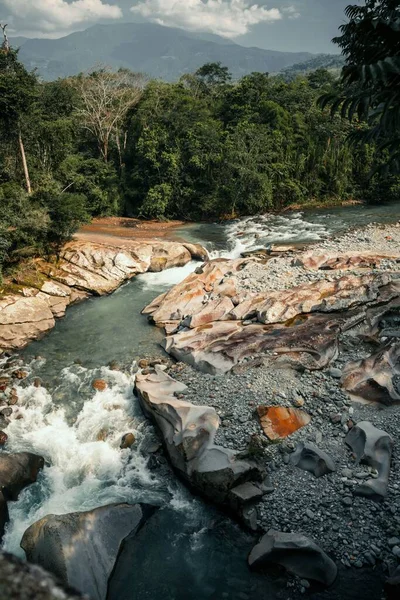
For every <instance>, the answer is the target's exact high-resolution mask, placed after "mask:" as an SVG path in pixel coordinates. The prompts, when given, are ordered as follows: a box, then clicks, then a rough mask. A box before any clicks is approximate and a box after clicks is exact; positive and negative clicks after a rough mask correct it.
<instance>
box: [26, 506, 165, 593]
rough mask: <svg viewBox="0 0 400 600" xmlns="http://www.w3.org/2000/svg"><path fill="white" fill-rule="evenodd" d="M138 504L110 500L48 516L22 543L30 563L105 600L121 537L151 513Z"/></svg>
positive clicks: (34, 527)
mask: <svg viewBox="0 0 400 600" xmlns="http://www.w3.org/2000/svg"><path fill="white" fill-rule="evenodd" d="M154 510H155V509H154V507H152V506H148V505H142V504H135V505H129V504H112V505H109V506H102V507H100V508H95V509H94V510H91V511H88V512H82V513H71V514H67V515H48V516H47V517H44V519H41V520H40V521H38V522H36V523H34V524H33V525H31V527H29V529H27V530H26V532H25V533H24V536H23V538H22V542H21V546H22V548H23V549H24V550H25V552H26V556H27V558H28V560H29V561H30V562H33V563H35V564H39V565H40V566H42V567H44V568H45V569H47V570H48V571H50V572H51V573H53V574H54V575H55V576H56V577H57V578H58V579H59V580H60V581H61V582H62V583H63V584H64V585H66V586H70V587H72V588H74V589H77V590H79V591H80V592H82V593H85V594H87V595H88V596H89V597H90V598H91V600H105V599H106V595H107V586H108V579H109V577H110V575H111V573H112V571H113V568H114V565H115V562H116V560H117V557H118V554H119V552H120V548H121V544H122V543H123V541H124V539H125V538H126V537H127V536H128V535H130V536H132V535H133V534H135V533H136V532H137V531H139V529H140V528H141V527H142V525H143V524H144V523H145V521H146V520H147V519H148V518H149V517H150V516H151V515H152V514H153V512H154Z"/></svg>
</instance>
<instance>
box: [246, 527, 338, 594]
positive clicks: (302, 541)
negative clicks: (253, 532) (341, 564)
mask: <svg viewBox="0 0 400 600" xmlns="http://www.w3.org/2000/svg"><path fill="white" fill-rule="evenodd" d="M248 563H249V566H250V567H251V568H262V567H266V566H267V565H268V564H278V565H281V566H282V567H284V568H285V569H286V571H287V572H288V573H291V574H293V575H297V576H298V577H301V578H303V579H311V580H313V581H317V582H319V583H322V584H324V585H326V586H330V585H332V583H333V582H334V581H335V579H336V576H337V567H336V565H335V563H334V562H333V560H332V559H331V558H329V556H328V555H327V554H325V552H324V551H323V550H322V549H321V548H320V547H319V546H318V545H317V544H316V543H315V542H313V541H312V540H310V539H309V538H307V537H305V536H304V535H301V534H299V533H283V532H281V531H274V530H272V529H271V530H270V531H268V533H267V534H266V535H264V536H263V537H262V538H261V540H260V542H259V543H258V544H257V545H256V546H254V548H253V549H252V551H251V552H250V554H249V558H248Z"/></svg>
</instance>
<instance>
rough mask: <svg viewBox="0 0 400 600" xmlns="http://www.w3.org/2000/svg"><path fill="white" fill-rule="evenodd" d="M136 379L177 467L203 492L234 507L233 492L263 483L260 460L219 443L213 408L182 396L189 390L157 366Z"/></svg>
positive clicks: (145, 407) (147, 410) (145, 406)
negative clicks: (249, 458) (245, 485)
mask: <svg viewBox="0 0 400 600" xmlns="http://www.w3.org/2000/svg"><path fill="white" fill-rule="evenodd" d="M155 369H156V372H155V373H151V374H149V375H144V374H143V373H142V374H140V375H138V376H137V377H136V392H137V394H138V396H139V400H140V404H141V406H142V409H143V411H144V413H145V415H146V416H148V417H149V418H151V419H152V420H153V421H154V422H155V423H156V425H157V426H158V428H159V430H160V432H161V435H162V438H163V441H164V445H165V447H166V450H167V452H168V455H169V458H170V460H171V463H172V466H173V467H174V468H175V470H176V471H177V472H178V473H179V474H180V475H181V477H183V478H184V479H185V480H186V481H188V482H189V483H190V484H191V486H193V487H194V488H196V489H197V490H198V491H199V492H200V493H201V494H203V495H205V496H206V497H208V498H210V499H212V500H213V501H214V502H216V503H217V504H225V505H227V506H229V507H230V508H232V506H231V503H230V492H231V490H232V489H233V488H235V487H237V486H239V485H241V484H243V483H245V482H252V483H254V482H261V481H262V480H263V479H264V476H265V475H264V472H263V470H262V469H260V468H259V467H258V466H257V465H256V464H255V463H253V462H251V461H245V460H241V459H239V457H238V456H237V454H236V453H235V452H233V451H232V450H229V449H227V448H223V447H222V446H216V445H215V444H214V438H215V435H216V432H217V430H218V427H219V424H220V421H219V417H218V415H217V413H216V412H215V409H214V408H210V407H208V406H197V405H194V404H191V403H190V402H186V401H185V400H179V399H178V398H177V397H176V395H178V394H181V393H182V392H184V391H185V390H186V386H185V385H184V384H182V383H179V382H177V381H175V380H174V379H172V377H170V376H169V375H167V374H166V373H165V372H164V371H162V370H160V369H159V367H158V366H156V367H155Z"/></svg>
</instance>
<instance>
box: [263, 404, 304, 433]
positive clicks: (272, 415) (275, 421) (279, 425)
mask: <svg viewBox="0 0 400 600" xmlns="http://www.w3.org/2000/svg"><path fill="white" fill-rule="evenodd" d="M257 413H258V416H259V418H260V423H261V427H262V428H263V431H264V433H265V435H266V436H267V437H268V438H269V439H270V440H281V439H284V438H286V437H288V436H289V435H290V434H291V433H294V432H295V431H297V430H298V429H301V428H302V427H305V425H308V424H309V423H310V421H311V417H310V415H308V414H307V413H306V412H304V411H303V410H299V409H298V408H285V407H284V406H259V407H258V408H257Z"/></svg>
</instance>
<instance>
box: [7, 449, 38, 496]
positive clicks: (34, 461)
mask: <svg viewBox="0 0 400 600" xmlns="http://www.w3.org/2000/svg"><path fill="white" fill-rule="evenodd" d="M43 466H44V459H43V457H41V456H38V455H36V454H31V453H30V452H19V453H17V454H4V453H1V454H0V489H1V491H2V492H3V494H4V497H5V498H6V499H7V500H17V499H18V496H19V494H20V492H21V491H22V490H23V489H24V488H26V487H27V486H28V485H30V484H32V483H35V481H36V479H37V477H38V474H39V471H40V470H41V469H43Z"/></svg>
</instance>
